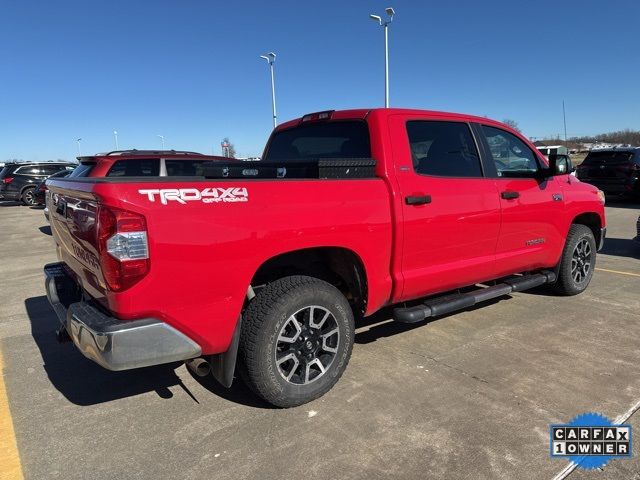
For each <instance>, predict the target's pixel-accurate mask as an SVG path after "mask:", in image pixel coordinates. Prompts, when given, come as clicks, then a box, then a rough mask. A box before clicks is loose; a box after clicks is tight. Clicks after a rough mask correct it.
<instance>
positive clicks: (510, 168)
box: [482, 125, 539, 178]
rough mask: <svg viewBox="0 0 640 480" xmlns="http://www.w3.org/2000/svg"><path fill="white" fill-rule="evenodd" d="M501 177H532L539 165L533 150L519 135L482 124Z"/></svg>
mask: <svg viewBox="0 0 640 480" xmlns="http://www.w3.org/2000/svg"><path fill="white" fill-rule="evenodd" d="M482 132H483V133H484V136H485V138H486V139H487V143H488V144H489V149H490V150H491V156H492V157H493V162H494V163H495V165H496V170H497V171H498V176H499V177H516V178H530V177H534V176H535V175H536V173H537V172H538V169H539V166H538V161H537V160H536V156H535V154H534V153H533V151H532V150H531V149H530V148H529V147H528V146H527V145H526V144H525V143H524V142H523V141H522V140H520V139H519V138H518V137H516V136H515V135H512V134H511V133H509V132H506V131H504V130H500V129H499V128H494V127H488V126H486V125H483V126H482Z"/></svg>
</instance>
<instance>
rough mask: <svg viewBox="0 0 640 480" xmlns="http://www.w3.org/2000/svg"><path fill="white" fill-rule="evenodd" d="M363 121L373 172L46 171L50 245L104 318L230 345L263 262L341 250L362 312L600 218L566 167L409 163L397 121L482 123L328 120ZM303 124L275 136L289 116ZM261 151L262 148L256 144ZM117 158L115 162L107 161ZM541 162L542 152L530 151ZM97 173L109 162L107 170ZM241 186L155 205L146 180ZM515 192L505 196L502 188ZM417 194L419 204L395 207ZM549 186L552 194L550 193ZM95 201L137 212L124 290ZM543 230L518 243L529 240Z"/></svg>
mask: <svg viewBox="0 0 640 480" xmlns="http://www.w3.org/2000/svg"><path fill="white" fill-rule="evenodd" d="M340 119H358V120H364V121H366V122H367V124H368V126H369V132H370V137H371V153H372V157H373V158H374V159H376V160H377V166H376V176H377V177H378V178H375V179H362V180H171V179H163V178H157V179H151V180H150V181H145V182H133V181H124V182H121V183H120V182H113V183H109V182H100V181H91V179H84V180H81V181H66V180H53V181H51V182H50V190H51V191H52V193H53V194H57V195H59V197H60V198H63V199H65V201H66V202H67V203H66V205H67V210H66V212H65V215H60V214H59V213H56V212H55V209H52V213H51V218H52V220H51V224H52V228H53V233H54V237H55V238H56V242H57V243H58V254H59V257H60V259H61V260H62V261H64V262H66V263H67V264H68V265H69V266H70V267H71V269H72V270H73V271H74V272H75V275H76V276H77V279H78V281H79V282H80V283H81V284H82V286H83V288H84V289H85V290H86V291H87V293H88V294H89V295H90V296H91V297H93V298H95V299H96V300H97V301H98V302H100V303H101V304H102V305H103V306H104V307H105V308H106V309H108V310H109V311H110V312H112V314H113V315H114V316H115V317H118V318H121V319H123V320H127V319H135V318H142V317H149V316H150V317H155V318H158V319H161V320H163V321H165V322H167V323H169V324H170V325H172V326H173V327H175V328H177V329H178V330H180V331H182V332H183V333H185V334H186V335H188V336H189V337H190V338H192V339H194V340H195V341H196V342H197V343H198V344H200V345H201V347H202V351H203V353H205V354H210V353H218V352H223V351H225V350H226V349H227V348H228V345H229V343H230V341H231V336H232V334H233V330H234V328H235V325H236V321H237V319H238V318H239V315H240V313H241V308H242V306H243V302H244V300H245V295H246V292H247V288H248V287H249V285H250V282H251V279H252V278H253V276H254V275H255V273H256V271H257V270H258V269H259V268H260V266H261V265H262V264H264V263H265V262H266V261H268V260H269V259H271V258H273V257H275V256H277V255H280V254H283V253H287V252H292V251H296V250H303V249H307V248H315V247H340V248H344V249H348V250H350V251H352V252H353V253H354V254H356V255H357V256H358V258H359V259H360V260H361V262H362V265H363V266H364V269H365V271H366V282H367V308H366V314H367V315H369V314H372V313H374V312H375V311H377V310H379V309H380V308H381V307H383V306H384V305H386V304H389V303H396V302H400V301H403V300H408V299H413V298H417V297H420V296H424V295H429V294H433V293H436V292H441V291H446V290H450V289H453V288H458V287H462V286H466V285H470V284H474V283H477V282H481V281H487V280H490V279H494V278H498V277H500V276H504V275H508V274H513V273H517V272H521V271H528V270H535V269H538V268H549V267H553V266H554V265H555V264H556V263H557V262H558V259H559V258H560V254H561V252H562V248H563V245H564V240H565V238H566V235H567V232H568V230H569V226H570V224H571V222H572V220H573V219H574V218H575V217H576V216H578V215H580V214H582V213H585V212H591V213H595V214H597V215H598V217H599V218H600V223H601V226H604V225H605V219H604V208H603V205H602V204H601V203H600V201H599V199H598V196H597V190H596V189H595V188H594V187H592V186H590V185H587V184H584V183H580V182H579V181H578V180H576V179H574V178H573V177H570V176H559V177H552V178H549V179H547V180H545V181H544V182H540V181H537V180H532V179H507V178H489V177H481V178H444V177H433V176H426V175H418V174H416V173H415V172H414V171H413V168H412V160H411V154H410V149H409V145H408V139H407V132H406V129H405V123H406V121H407V120H410V119H432V120H447V121H457V122H466V123H481V124H486V125H491V126H496V127H499V128H503V129H505V130H508V131H509V132H511V133H513V134H514V135H517V136H518V137H519V138H521V139H522V140H523V141H525V142H526V143H527V144H528V145H529V146H530V147H531V149H532V150H533V151H537V150H536V149H535V147H533V145H531V144H530V143H529V142H528V141H527V140H526V139H525V138H523V137H522V136H521V135H519V134H518V133H517V132H514V131H513V130H511V129H509V128H508V127H506V126H504V125H502V124H500V123H498V122H493V121H491V120H487V119H485V118H479V117H473V116H467V115H460V114H449V113H443V112H430V111H419V110H402V109H374V110H349V111H341V112H334V113H333V115H332V121H334V120H340ZM300 122H301V120H300V119H296V120H293V121H291V122H287V123H285V124H282V125H280V126H279V127H278V128H277V129H276V131H278V130H281V129H286V128H291V127H295V126H297V125H299V124H300ZM267 148H268V147H267ZM117 159H118V158H117V157H116V158H114V160H117ZM541 161H542V159H541ZM105 168H106V167H105ZM209 187H220V188H229V187H240V188H246V189H247V193H248V201H246V202H238V203H203V202H201V201H189V202H186V203H185V204H182V203H178V202H168V203H167V204H166V205H163V204H162V203H161V202H160V201H159V199H158V198H157V197H156V199H155V201H153V202H152V201H150V198H149V197H148V196H147V195H145V194H141V193H139V190H144V189H162V188H164V189H168V188H195V189H198V190H202V189H204V188H209ZM504 190H512V191H517V192H519V193H520V197H519V198H517V199H512V200H504V199H502V198H501V197H500V192H502V191H504ZM422 194H428V195H431V196H432V199H433V201H432V202H431V203H430V204H427V205H421V206H410V205H406V204H405V201H404V198H405V197H406V196H408V195H422ZM552 194H559V195H561V197H562V199H561V201H558V200H557V199H555V200H554V199H553V197H552ZM99 204H104V205H108V206H111V207H116V208H121V209H125V210H129V211H131V212H135V213H139V214H142V215H144V217H145V219H146V223H147V231H148V239H149V255H150V271H149V273H148V274H147V275H146V276H145V277H144V278H143V279H142V280H141V281H139V283H137V284H135V285H134V286H133V287H131V288H129V289H127V290H125V291H123V292H118V293H116V292H111V291H109V290H108V289H107V288H106V287H105V282H104V278H103V276H102V273H101V271H100V266H99V262H97V258H98V253H97V251H96V248H95V246H94V245H95V242H93V240H92V238H93V237H92V235H95V230H96V225H95V224H96V221H95V218H96V208H97V206H98V205H99ZM535 239H544V240H543V241H542V242H540V243H535V244H533V245H527V241H530V240H535Z"/></svg>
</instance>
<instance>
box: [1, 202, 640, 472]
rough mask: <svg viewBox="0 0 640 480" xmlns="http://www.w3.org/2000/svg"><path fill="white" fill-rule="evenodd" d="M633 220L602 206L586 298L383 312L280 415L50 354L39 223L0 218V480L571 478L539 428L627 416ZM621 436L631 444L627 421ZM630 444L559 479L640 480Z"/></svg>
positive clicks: (637, 311) (246, 399) (6, 212)
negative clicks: (345, 357)
mask: <svg viewBox="0 0 640 480" xmlns="http://www.w3.org/2000/svg"><path fill="white" fill-rule="evenodd" d="M639 207H640V206H639V205H637V204H630V203H622V202H615V203H612V204H611V205H609V206H608V207H607V217H608V237H609V238H608V240H607V242H606V244H605V248H604V251H603V252H602V254H601V255H600V256H599V257H598V265H597V267H598V270H597V271H596V273H595V276H594V279H593V281H592V283H591V286H590V288H589V290H588V291H587V292H585V293H584V294H582V295H579V296H576V297H570V298H560V297H555V296H552V295H549V294H548V293H547V292H546V291H544V290H536V291H532V292H525V293H517V294H513V295H512V296H511V297H504V298H503V299H500V300H499V301H495V302H493V303H491V304H489V305H486V306H484V307H483V308H474V309H470V310H467V311H464V312H461V313H457V314H454V315H449V316H446V317H443V318H439V319H437V320H435V321H432V322H430V323H428V324H424V325H420V326H418V327H408V326H405V325H401V324H397V323H393V322H391V321H390V320H389V318H390V316H389V312H382V314H379V315H376V316H375V317H374V318H371V319H366V320H365V321H364V322H362V323H361V324H360V325H359V328H358V330H357V335H356V345H355V347H354V352H353V357H352V359H351V363H350V365H349V367H348V369H347V371H346V373H345V375H344V376H343V378H342V379H341V381H340V382H339V383H338V384H337V386H336V387H335V388H334V389H333V390H332V391H331V392H329V394H327V395H326V396H324V397H323V398H321V399H319V400H317V401H315V402H313V403H310V404H307V405H304V406H302V407H299V408H294V409H289V410H279V409H273V408H270V407H269V406H268V405H266V404H264V403H263V402H261V401H260V400H259V399H257V398H256V397H254V396H253V395H252V394H251V393H250V392H249V391H248V390H247V389H246V388H245V387H244V386H243V385H242V384H241V383H240V382H238V381H236V383H235V384H234V386H233V387H232V388H231V389H230V390H225V389H224V388H222V387H219V386H217V384H216V383H215V382H214V381H213V379H210V380H202V379H198V378H196V377H194V376H192V375H191V374H190V373H189V372H188V371H187V369H186V368H185V367H184V366H183V365H179V364H174V365H168V366H163V367H154V368H146V369H141V370H136V371H131V372H124V373H112V372H108V371H106V370H103V369H102V368H101V367H99V366H97V365H95V364H93V363H92V362H91V361H89V360H86V359H85V358H84V357H83V356H82V355H80V354H79V353H78V352H77V351H76V349H75V348H74V347H73V345H72V344H64V345H59V344H57V343H56V340H55V337H54V331H55V329H56V326H57V325H56V322H57V320H56V317H55V315H54V313H53V311H52V310H51V309H50V307H49V305H48V302H47V300H46V297H45V295H44V288H43V279H42V266H43V265H44V264H45V263H47V262H51V261H55V260H56V258H55V251H54V246H53V239H52V237H51V236H50V229H49V227H48V224H47V223H46V221H45V219H44V216H43V215H42V211H41V210H38V209H30V208H27V207H22V206H17V205H14V204H10V203H4V204H3V203H0V246H1V249H2V260H1V265H2V267H1V271H2V280H1V288H0V368H2V375H3V378H4V385H5V389H6V396H7V397H8V403H9V408H10V416H9V414H8V413H6V412H5V413H3V414H2V415H5V416H7V417H8V418H0V427H2V428H3V433H5V432H8V431H9V430H11V428H10V427H11V426H13V428H12V430H13V431H14V432H15V439H16V440H15V444H16V446H17V451H18V452H19V459H18V458H11V452H9V451H7V452H3V451H1V450H0V456H2V455H7V456H6V457H5V460H3V461H2V462H0V478H5V477H3V473H4V475H5V476H6V478H13V476H15V475H20V474H21V473H20V471H21V472H22V474H23V475H24V477H25V478H28V479H45V478H47V479H48V478H65V479H81V478H92V479H103V478H104V479H110V480H111V479H114V478H116V479H125V478H126V479H130V478H140V479H142V478H144V479H147V478H172V479H175V478H181V479H200V478H208V479H231V478H234V479H235V478H242V479H251V478H259V479H261V480H269V479H278V478H283V477H289V478H306V479H324V480H326V479H377V478H406V479H414V478H415V479H425V478H456V479H481V478H505V479H507V478H508V479H515V478H517V479H528V478H549V479H551V478H553V477H554V476H555V475H557V474H558V473H559V472H560V471H561V470H562V469H563V468H564V467H565V466H566V465H567V462H566V461H564V460H556V459H552V458H550V457H549V424H551V423H564V422H567V421H569V420H570V419H571V418H572V417H573V416H575V415H577V414H579V413H584V412H599V413H602V414H604V415H607V416H608V417H609V418H611V419H615V418H617V417H619V416H621V415H622V414H624V413H625V412H630V411H631V410H630V409H632V407H633V406H634V405H636V404H637V403H638V402H639V401H640V368H638V365H640V245H638V244H635V243H634V242H633V241H632V240H631V239H632V238H633V236H634V235H635V222H636V219H637V218H638V214H639ZM1 391H2V389H0V393H1ZM1 404H2V401H1V400H0V406H1ZM0 412H1V410H0ZM3 421H4V423H3ZM628 422H629V423H631V424H632V425H633V427H634V429H635V431H636V438H638V439H640V413H636V414H635V415H633V416H631V418H630V420H628ZM639 441H640V440H637V441H636V443H635V447H634V457H633V458H632V459H631V460H622V459H618V460H613V461H612V462H611V463H610V464H609V465H608V466H606V467H605V468H604V470H603V471H593V472H591V471H590V472H586V471H581V470H576V471H574V472H573V473H571V474H570V476H569V478H571V479H574V478H589V479H590V478H594V479H595V478H599V479H604V478H607V479H613V478H635V479H640V463H639V457H638V456H639V454H640V452H639V449H638V442H639ZM10 443H11V442H10V441H9V442H8V441H6V439H5V446H6V445H9V446H10ZM7 448H9V447H7ZM7 459H8V460H7ZM1 464H4V467H3V466H2V465H1ZM11 468H13V470H10V469H11Z"/></svg>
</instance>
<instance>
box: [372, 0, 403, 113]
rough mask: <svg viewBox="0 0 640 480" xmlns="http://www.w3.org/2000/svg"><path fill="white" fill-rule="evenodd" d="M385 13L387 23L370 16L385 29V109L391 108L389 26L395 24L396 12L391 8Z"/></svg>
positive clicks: (377, 17)
mask: <svg viewBox="0 0 640 480" xmlns="http://www.w3.org/2000/svg"><path fill="white" fill-rule="evenodd" d="M384 11H385V12H386V13H387V15H388V16H389V20H387V21H386V22H383V21H382V17H380V16H379V15H369V18H371V20H374V21H376V22H378V24H379V25H380V26H381V27H384V107H385V108H389V24H390V23H391V22H393V16H394V15H395V14H396V12H395V10H394V9H393V8H391V7H388V8H385V10H384Z"/></svg>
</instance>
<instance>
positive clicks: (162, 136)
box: [156, 135, 164, 150]
mask: <svg viewBox="0 0 640 480" xmlns="http://www.w3.org/2000/svg"><path fill="white" fill-rule="evenodd" d="M156 136H157V137H159V138H160V140H162V150H164V135H156Z"/></svg>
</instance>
